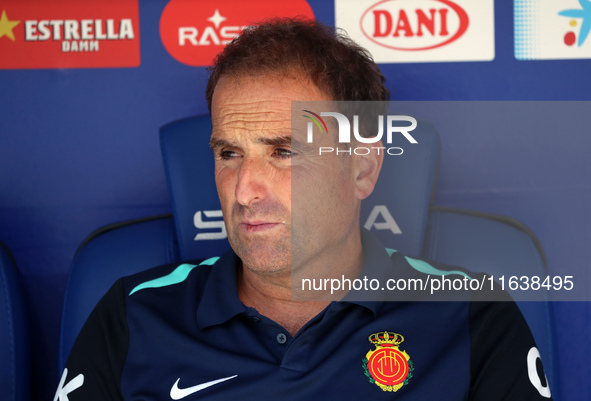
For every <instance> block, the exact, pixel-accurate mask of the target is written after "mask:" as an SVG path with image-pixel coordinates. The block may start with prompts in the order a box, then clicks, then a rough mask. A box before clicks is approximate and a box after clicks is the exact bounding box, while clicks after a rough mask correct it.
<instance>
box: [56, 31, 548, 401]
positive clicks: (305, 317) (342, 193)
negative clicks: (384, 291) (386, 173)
mask: <svg viewBox="0 0 591 401" xmlns="http://www.w3.org/2000/svg"><path fill="white" fill-rule="evenodd" d="M388 99H389V92H388V90H387V89H386V88H385V86H384V78H383V76H382V74H381V73H380V72H379V69H378V67H377V66H376V65H375V63H374V62H373V61H372V60H371V58H370V57H369V56H368V54H367V53H366V52H365V51H364V50H363V49H361V48H360V47H358V46H357V45H355V44H354V43H353V42H351V41H350V40H348V39H346V38H344V37H342V36H340V35H337V34H335V33H334V31H333V30H331V29H329V28H327V27H324V26H322V25H321V24H318V23H316V22H314V21H302V20H277V21H271V22H267V23H264V24H261V25H260V26H257V27H254V28H251V29H249V30H246V31H245V32H243V33H242V34H241V35H240V37H238V38H237V39H236V40H235V41H233V42H232V43H231V44H229V45H228V46H227V47H226V48H225V49H224V51H223V52H222V53H221V54H220V55H219V56H218V58H217V59H216V61H215V66H214V68H213V72H212V75H211V77H210V80H209V83H208V86H207V100H208V104H209V107H210V110H211V114H212V134H211V140H210V144H211V148H212V150H213V154H214V158H215V179H216V185H217V189H218V195H219V198H220V201H221V205H222V210H223V214H224V220H225V224H226V229H227V232H228V238H229V241H230V244H231V246H232V249H233V251H231V252H229V253H227V254H225V255H223V256H222V257H221V258H213V259H208V260H206V261H203V262H200V263H198V262H197V263H183V264H175V265H172V266H163V267H158V268H156V269H152V270H149V271H146V272H143V273H140V274H138V275H134V276H131V277H127V278H124V279H121V280H119V281H118V282H117V283H116V284H115V285H114V286H113V287H112V288H111V290H110V291H109V292H108V293H107V295H105V297H104V298H103V299H102V300H101V301H100V303H99V304H98V305H97V307H96V309H95V310H94V311H93V313H92V315H91V316H90V318H89V319H88V321H87V323H86V325H85V326H84V328H83V330H82V332H81V333H80V336H79V338H78V340H77V341H76V343H75V345H74V348H73V350H72V352H71V354H70V358H69V360H68V362H67V365H66V369H65V371H64V374H63V376H62V380H61V382H60V384H59V387H58V391H57V393H56V398H55V400H58V399H59V400H60V401H64V400H70V401H74V400H163V399H169V397H170V398H172V399H173V400H180V399H186V400H192V399H211V400H228V399H256V400H261V399H263V400H267V399H280V400H284V399H285V400H301V399H339V400H341V399H347V400H348V399H363V400H365V399H403V400H411V399H412V400H421V399H439V400H465V399H474V400H536V399H537V400H542V399H548V398H550V394H549V389H548V387H547V385H546V384H545V383H543V380H542V379H541V378H540V375H539V373H538V372H537V371H536V367H535V363H534V365H533V366H532V363H531V360H532V353H533V355H534V357H535V355H536V354H535V353H536V352H537V349H536V348H535V344H534V342H533V339H532V337H531V334H530V333H529V329H528V328H527V325H526V324H525V322H524V321H523V318H522V317H521V315H520V314H519V311H518V310H517V308H516V306H515V305H514V304H513V303H512V302H502V303H483V302H475V301H476V300H477V299H478V295H477V294H476V295H473V294H463V295H462V296H463V297H464V300H465V301H466V302H405V301H404V300H401V301H399V302H383V301H377V300H374V301H360V300H357V299H356V298H355V296H354V295H355V294H353V292H349V293H341V294H339V296H338V298H337V299H336V300H326V299H323V298H322V297H318V298H315V297H312V298H310V299H308V300H306V301H305V302H302V301H296V300H294V299H293V291H292V289H293V288H292V287H293V284H294V281H297V280H296V279H295V277H297V278H300V277H320V278H322V277H331V276H334V275H338V276H339V277H340V276H342V277H343V278H346V279H355V278H357V277H360V276H362V275H370V276H375V275H376V274H378V275H379V274H382V273H383V272H387V274H395V275H396V277H407V278H417V277H418V278H420V277H422V273H421V272H420V271H417V269H416V265H413V264H412V263H409V259H406V258H404V257H403V256H401V255H399V254H398V253H392V252H387V251H386V250H385V249H384V247H383V246H382V245H380V244H379V243H378V242H377V241H376V240H375V239H374V238H373V237H372V236H371V235H370V234H369V233H368V232H365V231H363V230H361V228H360V226H359V212H360V203H361V201H362V200H363V199H364V198H366V197H367V196H368V195H369V194H370V193H371V192H372V190H373V188H374V185H375V183H376V181H377V179H378V175H379V171H380V168H381V164H382V158H383V153H381V154H380V153H379V152H372V153H370V154H367V155H363V156H359V157H343V156H342V155H341V156H338V155H334V154H333V155H320V154H318V151H317V148H315V147H314V146H311V145H310V144H309V143H307V141H305V140H304V139H303V136H302V135H301V132H299V131H298V129H297V127H295V128H294V127H292V118H291V115H292V114H291V107H292V101H318V102H330V101H366V100H373V101H384V100H388ZM320 141H321V143H320V145H323V144H324V145H333V146H336V139H335V138H334V137H331V136H327V135H325V136H323V137H322V138H321V139H320ZM296 189H297V191H296ZM423 263H425V262H423ZM438 269H440V270H441V269H444V270H445V269H446V267H443V266H439V267H438ZM447 270H449V269H447ZM376 272H377V273H376ZM392 272H394V273H392ZM460 274H466V273H463V272H460ZM535 359H536V358H533V360H534V361H535ZM528 361H529V362H528ZM542 377H543V375H542Z"/></svg>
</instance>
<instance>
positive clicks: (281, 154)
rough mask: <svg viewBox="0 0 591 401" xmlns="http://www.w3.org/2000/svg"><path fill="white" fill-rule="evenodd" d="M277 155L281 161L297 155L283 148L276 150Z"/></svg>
mask: <svg viewBox="0 0 591 401" xmlns="http://www.w3.org/2000/svg"><path fill="white" fill-rule="evenodd" d="M275 154H276V155H277V157H279V158H281V159H289V158H291V156H293V155H295V153H292V152H291V150H287V149H281V148H279V149H275Z"/></svg>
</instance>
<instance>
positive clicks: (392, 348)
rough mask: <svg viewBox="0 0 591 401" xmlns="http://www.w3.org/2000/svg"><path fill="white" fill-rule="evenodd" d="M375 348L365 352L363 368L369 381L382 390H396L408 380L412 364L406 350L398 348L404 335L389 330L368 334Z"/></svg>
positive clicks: (410, 375) (412, 367)
mask: <svg viewBox="0 0 591 401" xmlns="http://www.w3.org/2000/svg"><path fill="white" fill-rule="evenodd" d="M369 342H370V343H372V344H374V345H375V346H376V348H375V349H374V350H370V351H368V352H367V354H365V358H364V359H363V369H364V371H365V376H367V378H368V379H369V382H370V383H373V384H375V385H376V386H378V387H379V388H381V389H382V390H383V391H394V392H396V391H398V390H400V388H401V387H402V386H404V385H406V384H408V382H409V381H410V379H411V378H412V372H413V371H414V366H413V363H412V361H411V360H410V356H409V355H408V353H407V352H406V351H401V350H400V344H401V343H402V342H404V337H403V336H402V335H400V334H398V333H393V332H391V331H382V332H379V333H374V334H372V335H370V336H369Z"/></svg>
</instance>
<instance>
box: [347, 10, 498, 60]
mask: <svg viewBox="0 0 591 401" xmlns="http://www.w3.org/2000/svg"><path fill="white" fill-rule="evenodd" d="M335 25H336V26H338V27H339V28H343V29H344V30H346V31H347V32H348V34H349V36H351V38H352V39H353V40H355V41H357V42H358V43H359V44H360V45H362V46H363V47H365V48H367V49H368V50H369V51H370V52H371V53H372V55H373V57H374V60H375V61H376V62H378V63H390V62H434V61H490V60H492V59H494V1H493V0H480V1H478V2H474V1H470V0H378V1H372V2H361V1H355V0H336V2H335Z"/></svg>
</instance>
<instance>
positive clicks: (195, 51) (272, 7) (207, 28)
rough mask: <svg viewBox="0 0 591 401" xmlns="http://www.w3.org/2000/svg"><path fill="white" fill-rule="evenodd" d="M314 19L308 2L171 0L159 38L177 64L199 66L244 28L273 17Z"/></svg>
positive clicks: (206, 64) (296, 0) (162, 17)
mask: <svg viewBox="0 0 591 401" xmlns="http://www.w3.org/2000/svg"><path fill="white" fill-rule="evenodd" d="M295 16H304V17H308V18H314V13H313V11H312V8H310V5H309V4H308V3H307V2H306V1H305V0H293V1H269V0H252V1H236V0H216V1H193V0H171V1H170V2H169V3H168V4H167V5H166V8H165V9H164V11H163V12H162V16H161V18H160V37H161V39H162V43H163V44H164V47H165V48H166V50H167V51H168V53H169V54H170V55H171V56H172V57H174V58H175V59H176V60H177V61H179V62H181V63H183V64H187V65H191V66H196V67H202V66H208V65H211V64H212V61H213V58H214V57H215V56H216V54H218V53H219V52H220V51H221V50H222V48H223V47H224V46H225V45H226V44H228V42H230V41H231V40H232V39H234V38H235V37H236V36H237V35H238V34H239V33H240V31H242V29H244V28H245V27H247V26H249V25H252V24H254V23H257V22H259V21H261V20H264V19H267V18H273V17H295Z"/></svg>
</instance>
